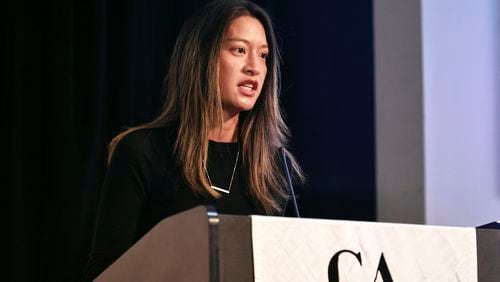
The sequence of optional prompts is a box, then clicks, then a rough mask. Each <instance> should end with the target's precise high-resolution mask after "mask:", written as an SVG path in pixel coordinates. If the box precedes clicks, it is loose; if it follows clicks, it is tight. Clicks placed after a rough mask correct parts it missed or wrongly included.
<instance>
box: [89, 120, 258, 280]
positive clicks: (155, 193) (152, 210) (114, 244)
mask: <svg viewBox="0 0 500 282" xmlns="http://www.w3.org/2000/svg"><path fill="white" fill-rule="evenodd" d="M175 136H176V130H174V129H172V128H170V129H168V128H157V129H145V130H139V131H135V132H132V133H130V134H128V135H127V136H125V137H124V138H123V139H122V140H121V141H120V142H119V144H118V145H117V147H116V149H115V152H114V155H113V158H112V160H111V163H110V165H109V166H108V170H107V172H106V176H105V179H104V184H103V188H102V194H101V197H100V202H99V209H98V217H97V223H96V228H95V234H94V238H93V244H92V249H91V252H90V259H89V262H88V264H87V269H86V273H87V279H94V278H95V277H97V276H98V275H99V274H100V273H101V272H102V271H104V270H105V269H106V268H107V267H108V266H109V265H111V263H113V262H114V261H115V260H116V259H117V258H118V257H120V256H121V255H122V254H123V253H124V252H125V251H126V250H127V249H129V248H130V247H131V246H132V245H133V244H134V243H135V242H136V241H138V240H139V239H140V238H141V237H142V236H143V235H144V234H146V233H147V232H148V231H149V230H150V229H151V228H153V227H154V226H155V225H156V224H157V223H159V222H160V221H161V220H162V219H164V218H166V217H168V216H171V215H174V214H176V213H179V212H182V211H184V210H187V209H190V208H193V207H195V206H198V205H213V206H214V207H215V208H216V209H217V211H218V212H219V213H224V214H240V215H248V214H264V212H263V210H262V209H261V208H259V206H258V205H257V204H256V202H255V201H254V200H253V199H252V198H251V197H250V196H249V195H248V186H247V181H246V180H245V175H244V173H243V171H244V169H242V156H241V153H240V156H239V159H238V162H237V163H236V170H235V173H234V179H233V182H232V185H231V190H230V193H229V194H225V193H221V194H222V197H221V198H220V199H213V198H211V197H210V198H209V197H204V196H199V195H196V194H194V193H193V192H192V191H191V190H190V189H188V188H187V187H186V185H185V184H184V182H183V179H182V172H181V170H180V167H179V165H178V164H177V161H176V159H175V156H174V154H173V143H174V140H175ZM193 138H196V137H193ZM238 151H239V144H238V143H217V142H212V141H210V143H209V151H208V161H207V170H208V173H209V176H210V180H211V182H212V184H213V185H215V186H218V187H221V188H224V189H228V187H229V182H230V179H231V175H232V172H233V168H234V165H235V161H236V156H237V154H238Z"/></svg>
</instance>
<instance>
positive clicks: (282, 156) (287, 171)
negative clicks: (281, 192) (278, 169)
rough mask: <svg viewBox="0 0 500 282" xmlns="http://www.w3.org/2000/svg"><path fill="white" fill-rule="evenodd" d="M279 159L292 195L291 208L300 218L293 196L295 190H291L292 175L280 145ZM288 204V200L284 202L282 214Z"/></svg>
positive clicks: (283, 149)
mask: <svg viewBox="0 0 500 282" xmlns="http://www.w3.org/2000/svg"><path fill="white" fill-rule="evenodd" d="M281 159H282V161H283V167H284V169H285V174H286V177H287V182H288V191H289V192H290V194H291V196H292V204H293V209H294V211H295V216H296V217H297V218H300V213H299V206H298V205H297V199H296V198H295V191H294V190H293V184H292V177H291V176H290V171H289V170H288V162H287V161H286V153H285V148H283V147H281ZM287 205H288V200H287V201H286V202H285V207H284V208H283V215H284V214H285V211H286V208H287Z"/></svg>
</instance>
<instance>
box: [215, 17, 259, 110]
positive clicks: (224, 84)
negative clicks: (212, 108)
mask: <svg viewBox="0 0 500 282" xmlns="http://www.w3.org/2000/svg"><path fill="white" fill-rule="evenodd" d="M221 47H222V48H221V51H220V55H219V86H220V91H221V95H222V107H223V109H224V114H225V115H226V117H232V116H234V115H237V114H238V113H239V112H241V111H249V110H251V109H252V108H253V106H254V105H255V102H256V101H257V98H259V95H260V92H261V90H262V85H263V84H264V79H265V78H266V73H267V66H266V57H267V55H268V53H269V48H268V45H267V39H266V32H265V30H264V27H263V26H262V24H261V23H260V21H259V20H257V19H256V18H254V17H250V16H241V17H238V18H236V19H234V20H233V21H232V22H231V23H230V25H229V27H228V28H227V30H226V33H225V34H224V40H223V42H222V46H221Z"/></svg>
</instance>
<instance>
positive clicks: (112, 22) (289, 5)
mask: <svg viewBox="0 0 500 282" xmlns="http://www.w3.org/2000/svg"><path fill="white" fill-rule="evenodd" d="M33 2H34V3H32V2H30V1H11V2H10V3H8V4H7V5H6V6H5V8H4V9H3V11H2V26H3V27H5V28H6V31H5V32H4V33H3V34H4V38H6V42H5V43H4V44H3V45H4V46H6V47H7V48H6V51H4V53H3V54H2V69H4V71H3V73H4V74H5V76H4V77H3V79H2V80H3V81H4V82H3V83H2V85H1V86H0V87H1V92H2V96H1V99H2V100H1V114H2V120H1V124H2V128H3V129H4V130H3V133H2V138H0V139H1V142H2V144H1V145H2V146H1V148H2V150H4V152H2V158H1V159H2V162H3V163H4V165H3V166H2V167H3V168H4V169H3V170H2V178H3V179H4V180H3V183H4V184H3V185H2V186H3V187H7V189H6V199H7V200H6V202H5V204H4V206H5V207H6V209H7V211H6V213H5V214H6V215H7V229H6V230H7V232H6V234H7V242H8V244H7V245H8V247H7V252H6V253H7V262H8V263H7V280H8V281H81V280H82V277H83V267H84V264H85V261H86V259H87V253H88V251H89V247H90V243H91V236H92V230H93V225H94V220H95V216H96V207H97V202H98V199H99V192H100V186H101V181H102V177H103V173H104V171H105V166H104V161H105V153H106V145H107V143H108V142H109V141H110V139H111V138H112V136H114V135H115V134H116V133H118V132H119V131H120V130H121V129H123V128H124V127H126V126H132V125H137V124H140V123H143V122H145V121H148V120H150V119H152V118H153V117H154V116H155V115H156V114H157V113H159V111H160V105H161V102H162V101H163V96H162V81H163V77H164V75H165V71H166V69H167V65H168V60H169V56H170V52H171V50H172V47H173V43H174V41H175V38H176V35H177V32H178V31H179V29H180V27H181V25H182V23H183V21H184V20H185V19H186V17H187V16H189V15H190V14H191V13H192V12H193V10H194V9H195V8H196V7H198V6H200V5H201V4H202V3H204V2H206V1H201V0H198V1H195V0H189V1H181V0H177V1H176V0H126V1H123V0H122V1H112V0H108V1H106V0H103V1H82V0H66V1H36V2H35V1H33ZM256 2H257V3H259V4H260V5H261V6H263V7H265V8H266V9H267V10H268V11H269V12H270V13H271V15H272V16H273V18H274V20H275V24H276V29H277V33H278V35H279V37H280V42H281V45H282V47H281V49H282V52H283V58H284V64H283V68H282V69H283V83H282V86H283V87H282V88H283V91H282V103H283V106H284V109H285V112H286V115H287V123H288V124H289V126H290V127H291V129H292V132H293V142H292V149H293V151H294V152H295V154H296V156H297V157H298V159H299V161H300V163H301V164H302V165H303V168H304V170H305V172H306V174H307V175H308V182H307V184H306V186H305V187H304V190H303V193H302V195H301V198H300V203H299V205H300V208H301V212H302V215H303V216H305V217H315V218H332V219H351V220H374V219H375V217H376V215H375V176H374V173H375V167H374V165H375V164H374V154H375V153H374V146H375V145H374V104H373V103H374V85H373V84H374V83H373V31H372V29H373V24H372V1H369V0H364V1H362V0H351V1H326V0H325V1H319V0H315V1H313V0H309V1H286V0H283V1H270V0H269V1H256ZM4 185H5V186H4Z"/></svg>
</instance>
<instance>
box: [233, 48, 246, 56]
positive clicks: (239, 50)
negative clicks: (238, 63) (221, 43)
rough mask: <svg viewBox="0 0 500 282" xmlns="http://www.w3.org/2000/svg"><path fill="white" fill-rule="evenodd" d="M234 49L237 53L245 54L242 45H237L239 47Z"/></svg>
mask: <svg viewBox="0 0 500 282" xmlns="http://www.w3.org/2000/svg"><path fill="white" fill-rule="evenodd" d="M234 51H235V52H236V53H237V54H245V49H244V48H242V47H237V48H234Z"/></svg>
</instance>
